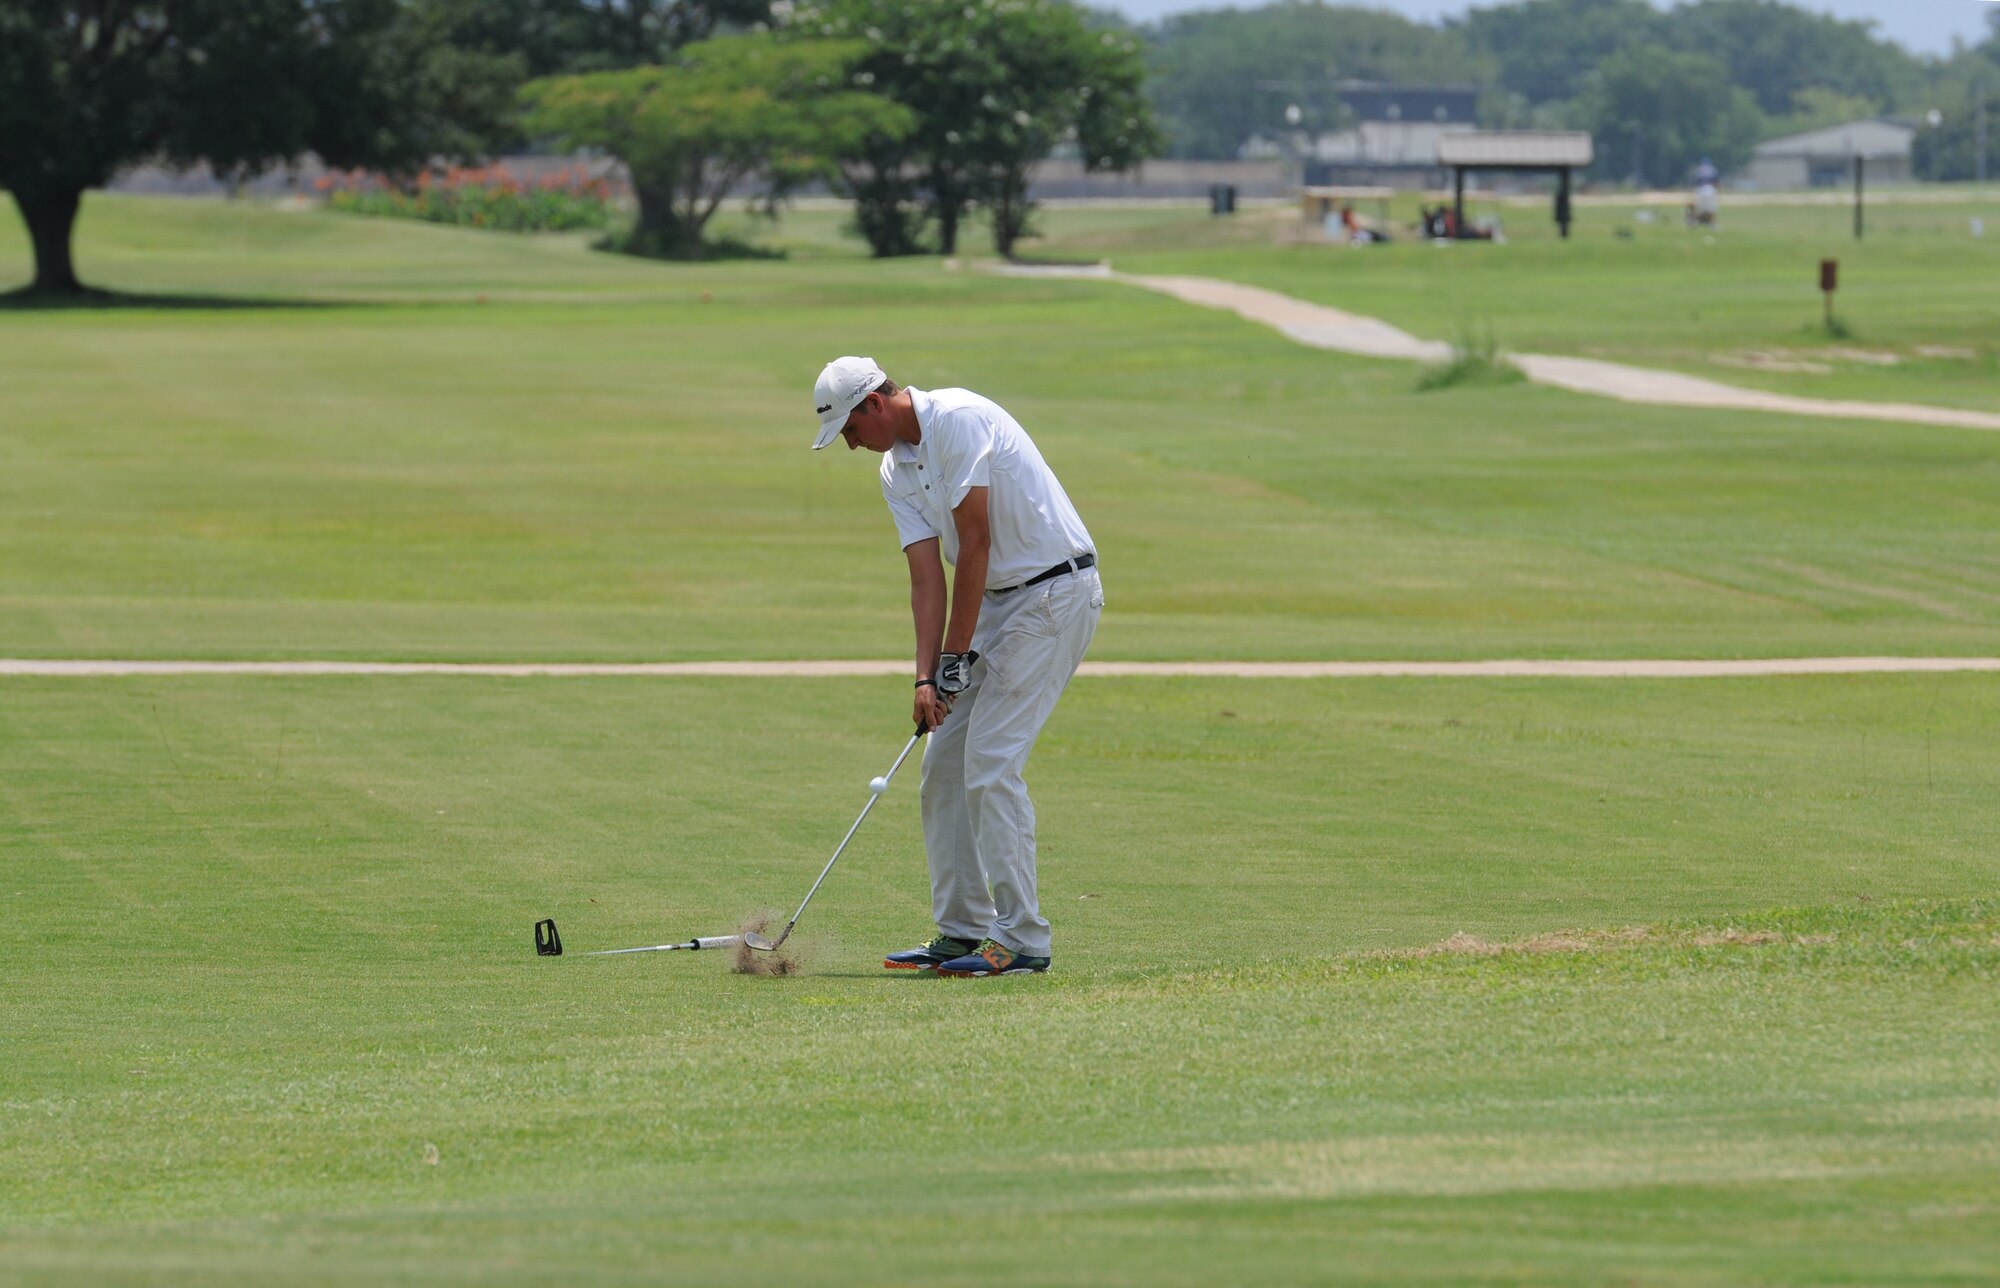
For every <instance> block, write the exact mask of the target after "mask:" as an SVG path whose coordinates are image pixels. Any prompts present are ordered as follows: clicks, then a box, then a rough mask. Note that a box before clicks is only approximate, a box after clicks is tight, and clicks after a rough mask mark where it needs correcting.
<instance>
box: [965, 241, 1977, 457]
mask: <svg viewBox="0 0 2000 1288" xmlns="http://www.w3.org/2000/svg"><path fill="white" fill-rule="evenodd" d="M1003 271H1006V272H1009V273H1014V274H1019V275H1023V276H1071V277H1094V278H1099V279H1102V280H1106V281H1117V282H1126V283H1129V284H1131V285H1133V286H1141V287H1144V288H1146V289H1147V290H1149V291H1159V292H1162V293H1163V294H1166V295H1171V296H1173V297H1174V298H1175V299H1177V300H1181V301H1183V302H1185V303H1188V304H1199V305H1202V306H1204V307H1207V308H1214V309H1227V310H1229V311H1230V312H1232V313H1234V314H1236V315H1237V316H1238V317H1241V318H1244V319H1246V320H1247V321H1251V322H1256V323H1260V324H1262V325H1264V326H1268V327H1271V328H1273V329H1275V330H1277V331H1279V332H1282V333H1283V334H1284V335H1285V336H1287V337H1289V338H1290V339H1293V340H1296V341H1298V342H1299V343H1300V344H1304V345H1310V346H1312V347H1313V348H1315V349H1333V350H1337V351H1339V352H1341V353H1352V354H1358V355H1360V356H1361V357H1365V358H1400V359H1403V360H1406V361H1412V362H1442V361H1444V360H1446V359H1448V358H1449V357H1450V356H1451V346H1450V345H1448V344H1445V343H1444V342H1443V341H1440V340H1420V339H1418V338H1417V337H1416V336H1413V335H1411V334H1410V333H1408V332H1407V331H1402V330H1399V329H1397V328H1396V327H1393V326H1391V325H1390V324H1388V323H1387V322H1384V321H1382V320H1381V319H1379V318H1371V317H1363V316H1362V315H1360V314H1358V313H1348V312H1345V311H1343V310H1341V309H1335V308H1328V307H1327V306H1326V305H1323V304H1312V303H1308V302H1307V301H1305V300H1300V299H1295V298H1293V297H1292V296H1289V295H1281V294H1279V293H1278V292H1277V291H1267V290H1264V289H1263V288H1261V287H1256V286H1244V285H1242V284H1240V283H1237V282H1225V281H1221V280H1219V279H1217V278H1213V277H1145V276H1135V275H1132V274H1126V273H1112V272H1110V271H1109V270H1096V271H1092V270H1087V269H1086V270H1082V271H1079V270H1076V269H1069V270H1057V271H1056V272H1044V271H1042V270H1036V269H1034V268H1032V267H1026V268H1024V267H1020V266H1014V267H1010V268H1008V269H1005V270H1003ZM1505 356H1506V358H1507V360H1508V361H1509V362H1512V363H1513V364H1514V365H1515V366H1517V367H1519V368H1520V369H1521V371H1522V372H1523V373H1524V374H1526V376H1527V377H1528V379H1530V380H1532V381H1534V382H1535V383H1537V384H1543V385H1553V386H1555V387H1556V388H1558V389H1567V390H1569V391H1570V392H1572V393H1579V394H1595V395H1598V396H1599V397H1604V398H1617V399H1620V400H1622V401H1624V402H1636V403H1650V404H1653V405H1655V406H1660V407H1715V408H1726V409H1730V410H1734V411H1770V412H1779V413H1782V414H1785V415H1792V416H1825V417H1831V418H1834V419H1839V420H1888V421H1897V422H1900V423H1903V424H1911V425H1946V426H1951V427H1953V428H1957V429H2000V414H1995V413H1993V412H1983V411H1967V410H1964V409H1961V408H1956V407H1932V406H1929V405H1927V404H1923V403H1877V402H1851V401H1841V400H1837V399H1828V398H1799V397H1794V396H1792V395H1789V394H1774V393H1767V392H1765V391H1763V390H1761V389H1744V388H1742V387H1740V386H1737V385H1726V384H1723V383H1721V382H1720V381H1716V380H1705V379H1703V378H1702V377H1700V376H1689V375H1683V374H1681V373H1680V372H1677V371H1659V370H1655V369H1653V368H1650V367H1631V366H1626V365H1625V364H1623V363H1618V362H1600V361H1598V360H1596V359H1594V358H1566V357H1559V356H1556V355H1553V354H1546V353H1510V354H1507V355H1505Z"/></svg>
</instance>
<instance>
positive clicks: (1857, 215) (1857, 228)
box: [1854, 152, 1867, 241]
mask: <svg viewBox="0 0 2000 1288" xmlns="http://www.w3.org/2000/svg"><path fill="white" fill-rule="evenodd" d="M1866 165H1867V161H1866V160H1865V159H1864V158H1863V157H1862V155H1861V154H1860V153H1859V152H1856V153H1855V154H1854V240H1855V241H1860V240H1861V171H1862V169H1863V168H1864V167H1865V166H1866Z"/></svg>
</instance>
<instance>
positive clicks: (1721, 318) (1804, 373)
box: [1043, 191, 2000, 410]
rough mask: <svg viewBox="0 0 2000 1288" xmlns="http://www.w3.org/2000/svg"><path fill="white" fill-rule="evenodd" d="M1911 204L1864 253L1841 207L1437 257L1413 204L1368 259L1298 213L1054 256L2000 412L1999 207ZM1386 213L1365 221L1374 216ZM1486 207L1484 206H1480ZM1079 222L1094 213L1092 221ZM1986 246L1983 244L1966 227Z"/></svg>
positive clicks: (1767, 210)
mask: <svg viewBox="0 0 2000 1288" xmlns="http://www.w3.org/2000/svg"><path fill="white" fill-rule="evenodd" d="M1924 197H1925V199H1923V200H1910V199H1905V198H1903V197H1902V196H1901V194H1898V195H1897V196H1892V197H1891V198H1889V199H1888V200H1886V201H1884V202H1883V203H1882V204H1880V205H1878V206H1877V207H1876V208H1875V209H1874V210H1873V211H1872V212H1871V213H1870V215H1869V219H1868V229H1869V233H1868V235H1867V237H1866V238H1865V239H1864V240H1862V241H1860V242H1856V241H1855V240H1854V237H1853V220H1852V211H1851V210H1850V209H1848V208H1845V207H1843V206H1841V205H1838V204H1828V205H1805V206H1801V205H1775V204H1774V205H1757V204H1750V203H1749V202H1744V203H1739V204H1729V205H1728V206H1727V207H1726V210H1725V217H1724V219H1723V223H1722V226H1721V227H1720V228H1719V229H1718V230H1716V231H1715V232H1714V233H1713V234H1707V233H1704V232H1701V231H1697V230H1691V229H1688V228H1684V227H1682V226H1681V219H1680V215H1679V212H1678V211H1675V210H1673V209H1671V208H1667V207H1648V208H1645V209H1646V212H1647V213H1648V214H1650V215H1652V216H1653V217H1654V218H1653V222H1650V223H1641V222H1638V221H1637V220H1636V218H1635V216H1636V215H1637V214H1638V212H1639V209H1640V208H1638V207H1622V206H1615V205H1609V206H1607V205H1588V206H1582V207H1579V208H1578V211H1577V224H1576V228H1575V235H1574V236H1573V237H1572V239H1571V240H1569V241H1566V242H1565V241H1562V240H1560V239H1558V238H1557V237H1556V235H1555V228H1554V225H1553V224H1552V223H1551V221H1550V219H1549V211H1548V208H1547V206H1546V205H1545V204H1529V205H1519V204H1513V205H1508V206H1505V207H1494V206H1491V205H1486V206H1484V207H1483V208H1484V209H1485V210H1487V211H1488V212H1490V213H1497V214H1499V215H1500V216H1501V217H1503V219H1504V221H1505V226H1506V231H1507V236H1508V239H1509V240H1508V242H1507V244H1505V245H1495V244H1490V243H1481V242H1462V243H1458V244H1454V245H1448V246H1434V245H1430V244H1428V243H1426V242H1423V241H1421V240H1420V239H1418V238H1417V237H1416V236H1415V235H1414V234H1413V233H1411V232H1410V231H1409V228H1408V227H1407V225H1413V224H1414V222H1415V219H1416V209H1415V207H1416V204H1417V199H1416V198H1414V197H1406V198H1399V199H1398V200H1397V202H1396V203H1395V205H1394V207H1393V214H1392V219H1393V220H1394V221H1395V224H1396V227H1395V228H1394V230H1393V231H1394V232H1395V235H1396V238H1397V240H1396V241H1395V242H1393V243H1392V244H1390V245H1388V246H1375V247H1370V248H1367V249H1364V250H1354V249H1351V248H1348V247H1345V246H1338V245H1331V244H1328V243H1326V242H1325V241H1323V240H1321V239H1319V238H1318V237H1317V236H1316V235H1312V236H1310V238H1309V240H1306V241H1305V242H1304V243H1303V244H1280V243H1282V242H1287V241H1294V240H1296V239H1299V238H1306V237H1308V236H1309V234H1308V233H1307V230H1306V228H1305V226H1304V225H1303V224H1302V222H1301V221H1300V219H1299V218H1298V214H1297V211H1296V210H1295V209H1293V208H1290V207H1286V208H1282V209H1270V208H1258V209H1252V210H1250V211H1246V212H1245V213H1244V214H1242V215H1239V216H1237V222H1235V223H1234V224H1232V223H1231V221H1228V220H1215V219H1212V218H1210V217H1209V216H1207V215H1206V214H1204V213H1202V212H1199V211H1183V212H1181V217H1180V218H1179V219H1177V220H1167V219H1156V220H1154V221H1149V222H1146V223H1143V224H1141V223H1138V222H1137V221H1136V219H1135V220H1133V221H1130V222H1128V223H1127V224H1125V225H1124V226H1117V225H1111V226H1105V225H1106V224H1107V223H1108V221H1107V220H1105V219H1104V218H1103V217H1102V216H1100V217H1099V218H1098V219H1097V220H1096V221H1084V220H1078V221H1077V222H1076V224H1075V226H1074V229H1073V230H1071V229H1070V228H1066V227H1065V219H1064V218H1063V217H1056V218H1052V219H1051V220H1050V232H1051V234H1052V235H1051V237H1050V238H1049V240H1048V241H1047V243H1046V244H1045V249H1044V252H1043V253H1053V254H1061V255H1068V256H1095V255H1103V256H1106V257H1108V258H1110V259H1111V260H1112V262H1113V265H1114V267H1116V268H1118V269H1120V270H1122V271H1126V272H1135V273H1188V274H1197V275H1205V276H1211V277H1220V278H1225V279H1227V280H1230V281H1240V282H1248V283H1251V284H1253V285H1257V286H1263V287H1267V288H1269V289H1271V290H1276V291H1282V292H1285V293H1287V294H1290V295H1296V296H1300V297H1303V298H1305V299H1309V300H1312V301H1314V302H1316V303H1321V304H1330V305H1333V306H1335V307H1337V308H1342V309H1346V310H1348V311H1350V312H1355V313H1362V314H1366V315H1369V316H1373V317H1380V318H1384V319H1386V320H1388V321H1391V322H1394V323H1395V324H1397V325H1398V326H1401V327H1404V328H1406V329H1408V330H1410V331H1412V332H1414V333H1415V334H1417V335H1420V336H1424V337H1426V338H1430V339H1438V340H1455V339H1458V338H1460V337H1461V336H1463V335H1465V334H1467V333H1468V332H1473V331H1476V332H1486V333H1490V334H1491V335H1492V336H1493V337H1494V338H1495V339H1496V340H1497V341H1498V342H1499V344H1500V346H1501V347H1502V348H1507V349H1515V350H1520V351H1524V352H1539V353H1558V354H1574V355H1580V356H1586V357H1597V358H1607V359H1611V360H1614V361H1619V362H1631V363H1636V364H1639V365H1642V366H1655V367H1667V368H1672V369H1676V370H1684V371H1690V372H1693V373H1695V374H1698V375H1702V376H1706V377H1709V378H1711V379H1716V380H1722V381H1725V382H1729V383H1733V384H1740V385H1748V386H1752V387H1756V388H1764V389H1772V390H1776V391H1779V392H1782V393H1789V394H1798V395H1802V396H1805V397H1814V398H1856V399H1870V400H1881V401H1902V402H1928V403H1938V404H1941V405H1947V406H1961V407H1973V408H1984V409H1989V410H1991V409H1995V408H2000V295H1997V294H1996V293H1995V292H1994V291H1993V289H1992V283H1993V281H1994V280H1995V279H1996V277H2000V194H1994V193H1992V192H1990V191H1989V192H1987V193H1985V194H1984V195H1983V196H1978V197H1973V198H1970V199H1960V200H1943V201H1939V200H1935V199H1931V198H1932V194H1924ZM1362 206H1363V210H1364V213H1372V211H1373V206H1372V204H1370V203H1365V202H1364V203H1362ZM1475 208H1482V207H1479V206H1478V204H1477V203H1475ZM1079 213H1082V212H1079ZM1975 218H1979V219H1982V220H1983V221H1984V224H1985V226H1986V228H1987V229H1989V230H1990V232H1989V235H1986V236H1981V237H1974V236H1973V235H1972V234H1971V232H1970V228H1971V222H1972V220H1973V219H1975ZM1822 258H1832V259H1837V260H1838V261H1839V263H1840V282H1841V289H1840V291H1839V293H1838V295H1837V297H1836V306H1835V312H1836V316H1837V317H1838V318H1839V319H1840V320H1841V322H1842V323H1843V325H1844V326H1845V328H1846V334H1844V335H1834V334H1829V333H1828V332H1827V330H1826V328H1825V326H1824V325H1823V322H1822V301H1821V297H1820V293H1819V262H1820V260H1821V259H1822Z"/></svg>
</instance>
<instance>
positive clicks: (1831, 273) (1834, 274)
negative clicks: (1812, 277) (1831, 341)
mask: <svg viewBox="0 0 2000 1288" xmlns="http://www.w3.org/2000/svg"><path fill="white" fill-rule="evenodd" d="M1839 285H1840V261H1839V260H1837V259H1823V260H1821V261H1820V262H1819V289H1820V291H1821V293H1822V294H1824V295H1825V296H1826V325H1827V329H1828V330H1832V329H1833V292H1834V290H1835V289H1836V288H1838V287H1839Z"/></svg>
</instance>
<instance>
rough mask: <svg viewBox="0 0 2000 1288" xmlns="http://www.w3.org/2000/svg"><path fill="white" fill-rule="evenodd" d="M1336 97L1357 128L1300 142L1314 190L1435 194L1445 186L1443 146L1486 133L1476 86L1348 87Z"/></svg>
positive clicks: (1367, 83) (1361, 84) (1371, 83)
mask: <svg viewBox="0 0 2000 1288" xmlns="http://www.w3.org/2000/svg"><path fill="white" fill-rule="evenodd" d="M1334 90H1335V94H1336V96H1337V97H1338V98H1339V99H1340V102H1341V105H1342V106H1343V107H1345V108H1346V109H1347V110H1348V112H1349V113H1351V114H1352V115H1353V117H1354V121H1355V124H1354V127H1353V128H1352V129H1347V130H1339V131H1336V132H1333V133H1330V134H1322V135H1320V136H1318V137H1317V138H1302V139H1301V140H1300V141H1299V142H1300V147H1299V153H1300V157H1299V159H1300V163H1301V168H1302V169H1303V171H1304V174H1303V176H1302V177H1303V178H1304V180H1305V181H1306V182H1307V183H1308V184H1356V183H1360V184H1387V185H1389V186H1392V187H1404V188H1416V187H1435V186H1437V185H1438V184H1440V183H1442V182H1443V173H1442V171H1440V170H1439V168H1438V164H1437V149H1438V139H1440V138H1441V137H1443V136H1444V135H1447V134H1464V133H1468V132H1470V131H1472V130H1476V129H1478V128H1479V120H1478V117H1479V91H1478V89H1477V88H1475V87H1473V86H1469V85H1388V84H1382V83H1379V82H1374V81H1341V82H1340V83H1339V84H1338V85H1336V86H1335V87H1334Z"/></svg>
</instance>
